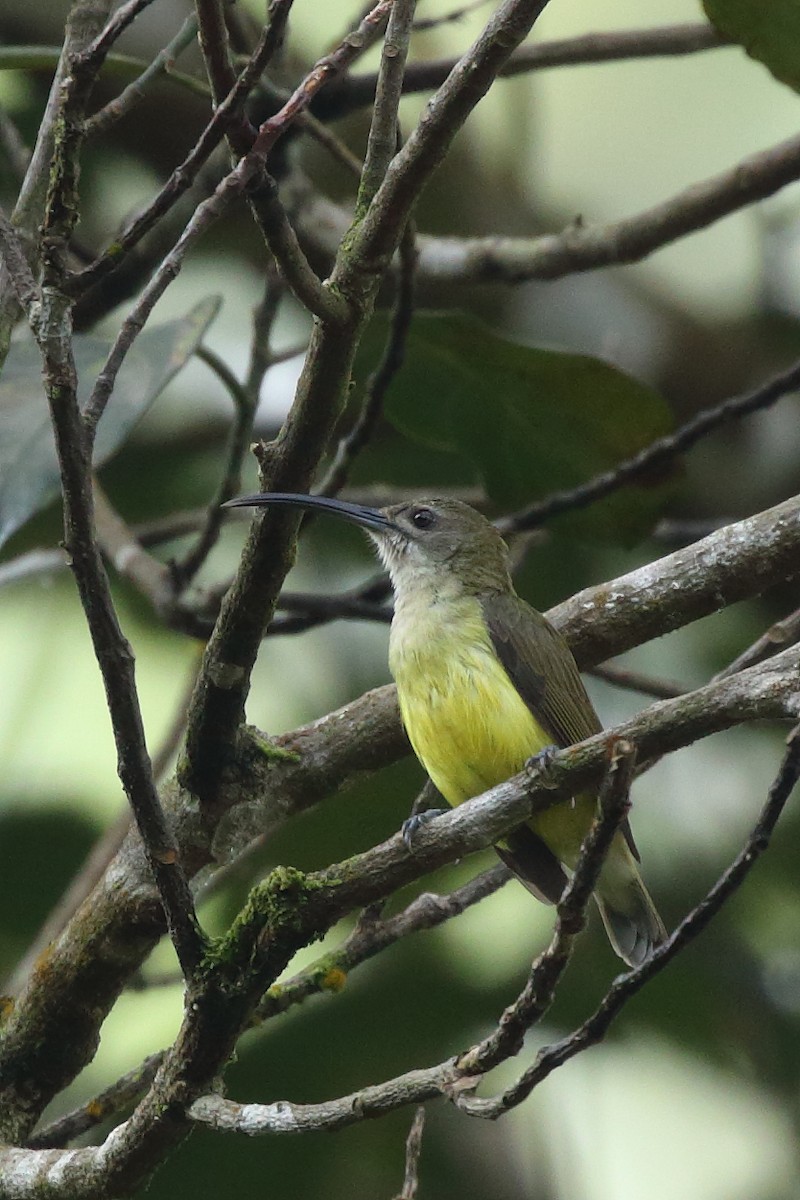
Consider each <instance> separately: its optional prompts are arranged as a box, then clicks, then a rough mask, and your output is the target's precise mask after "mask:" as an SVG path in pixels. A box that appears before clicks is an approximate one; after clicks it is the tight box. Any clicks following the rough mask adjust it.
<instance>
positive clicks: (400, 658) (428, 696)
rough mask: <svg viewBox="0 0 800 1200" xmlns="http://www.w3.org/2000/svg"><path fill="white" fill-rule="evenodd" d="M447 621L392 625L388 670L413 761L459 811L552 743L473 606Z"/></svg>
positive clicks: (421, 616) (428, 618)
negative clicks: (465, 803)
mask: <svg viewBox="0 0 800 1200" xmlns="http://www.w3.org/2000/svg"><path fill="white" fill-rule="evenodd" d="M447 614H448V615H447V619H446V620H443V619H441V618H440V619H438V620H437V619H436V618H435V616H433V615H431V614H430V613H417V614H415V617H416V618H417V619H408V618H407V619H406V621H405V623H404V624H400V626H399V628H398V622H397V619H396V620H395V626H394V627H393V629H392V641H391V645H390V656H389V662H390V666H391V669H392V674H393V675H394V677H395V680H396V682H397V691H398V697H399V700H400V710H401V712H402V715H403V723H404V724H405V727H406V731H407V732H408V736H409V739H410V740H411V744H412V746H413V747H414V751H415V753H416V755H417V758H419V760H420V761H421V762H422V764H423V766H424V767H425V769H426V771H427V772H428V774H429V775H430V777H431V779H432V780H433V782H434V783H435V784H436V786H437V788H438V789H439V791H440V792H441V793H442V795H443V796H444V798H445V799H446V800H447V801H448V802H449V803H450V804H460V803H461V802H462V801H463V800H468V799H469V798H470V797H471V796H477V795H478V794H479V793H480V792H484V791H486V789H487V788H490V787H493V786H494V785H495V784H497V783H501V782H502V781H503V780H504V779H508V778H509V776H510V775H514V774H516V772H517V771H519V770H521V769H522V767H523V766H524V764H525V762H526V760H527V759H528V758H530V756H531V755H532V754H536V752H537V751H538V750H541V749H542V748H543V747H544V746H546V745H548V744H549V743H550V742H551V741H552V738H550V737H548V735H547V733H546V732H545V731H544V730H543V729H542V727H541V726H540V725H539V724H538V723H537V721H536V720H535V719H534V717H533V716H532V714H531V713H530V711H529V710H528V708H527V706H526V705H525V703H524V702H523V700H522V699H521V698H520V696H519V693H518V692H517V690H516V688H515V687H514V686H513V684H512V683H511V680H510V679H509V677H508V675H507V674H506V672H505V670H504V669H503V666H502V665H501V663H500V661H499V659H498V658H497V655H496V654H495V653H494V649H493V647H492V645H491V642H490V640H489V635H488V632H487V631H486V628H485V626H484V623H483V619H482V615H481V612H480V607H479V604H478V601H477V600H474V599H472V598H471V597H470V598H469V599H468V600H466V601H463V602H462V603H461V605H460V606H459V609H458V610H457V611H454V610H453V609H451V607H450V606H448V608H447Z"/></svg>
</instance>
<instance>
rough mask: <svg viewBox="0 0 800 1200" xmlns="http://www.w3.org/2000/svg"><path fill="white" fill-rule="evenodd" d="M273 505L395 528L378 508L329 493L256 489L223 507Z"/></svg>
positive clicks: (376, 526) (367, 526)
mask: <svg viewBox="0 0 800 1200" xmlns="http://www.w3.org/2000/svg"><path fill="white" fill-rule="evenodd" d="M271 505H275V506H276V507H278V506H280V505H283V506H284V507H285V508H306V509H316V510H318V511H319V512H327V513H332V514H333V515H334V516H335V517H343V518H344V520H345V521H352V522H353V523H354V524H356V525H361V526H362V527H363V528H364V529H375V530H378V531H381V530H388V529H394V528H395V526H394V523H393V522H392V521H390V520H389V518H388V517H387V516H386V515H385V514H384V513H382V512H381V510H380V509H379V508H369V507H368V506H367V505H366V504H349V503H348V502H347V501H346V500H335V499H333V498H332V497H330V496H304V495H302V494H300V493H295V492H256V493H255V494H254V495H252V496H237V497H236V498H235V499H234V500H226V502H225V503H224V504H223V506H222V507H223V508H269V507H270V506H271Z"/></svg>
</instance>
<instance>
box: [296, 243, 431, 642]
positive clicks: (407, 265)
mask: <svg viewBox="0 0 800 1200" xmlns="http://www.w3.org/2000/svg"><path fill="white" fill-rule="evenodd" d="M416 265H417V248H416V230H415V227H414V222H413V221H409V223H408V225H407V226H406V228H405V230H404V231H403V237H402V239H401V241H400V274H399V276H398V282H397V295H396V296H395V301H394V306H393V308H392V316H391V321H390V324H389V332H388V335H387V338H386V345H385V347H384V350H383V354H382V356H381V361H380V362H379V364H378V366H377V367H376V368H375V370H374V371H373V372H372V374H371V375H370V377H369V379H368V380H367V382H366V385H365V387H364V399H363V402H362V405H361V411H360V412H359V414H358V417H357V418H356V420H355V422H354V423H353V427H352V428H351V429H350V430H349V431H348V432H347V433H346V434H345V435H344V437H343V438H341V439H340V441H339V444H338V446H337V447H336V452H335V454H334V456H333V461H332V462H331V464H330V466H329V467H328V470H327V472H326V474H325V477H324V479H323V480H322V482H321V483H320V485H319V488H318V489H317V491H318V493H319V495H320V496H337V495H338V494H339V492H340V491H341V490H342V488H343V487H344V485H345V484H346V482H347V479H348V476H349V474H350V469H351V467H352V465H353V462H354V460H355V458H356V456H357V455H358V454H360V453H361V451H362V450H363V449H364V447H365V446H366V445H367V444H368V443H369V440H370V438H371V437H372V435H373V433H374V432H375V429H376V427H377V424H378V422H379V420H380V418H381V413H382V412H383V402H384V398H385V396H386V393H387V391H388V390H389V387H390V386H391V383H392V380H393V379H394V378H395V376H396V375H397V373H398V372H399V370H400V368H401V367H402V365H403V361H404V359H405V353H406V343H407V341H408V333H409V330H410V328H411V318H412V317H413V315H414V272H415V269H416ZM281 632H283V633H286V632H290V631H289V630H287V629H283V630H282V631H281ZM291 632H294V630H292V631H291Z"/></svg>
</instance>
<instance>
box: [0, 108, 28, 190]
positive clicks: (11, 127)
mask: <svg viewBox="0 0 800 1200" xmlns="http://www.w3.org/2000/svg"><path fill="white" fill-rule="evenodd" d="M0 147H2V149H3V154H4V155H5V158H6V161H7V162H8V165H9V167H10V168H11V173H12V175H15V176H16V177H17V179H18V180H19V181H20V182H21V181H22V180H23V179H24V178H25V172H26V171H27V169H28V163H29V162H30V161H31V152H30V150H29V149H28V147H27V146H26V145H25V142H24V140H23V138H22V134H21V133H20V131H19V130H18V129H17V127H16V125H15V124H14V122H13V121H12V119H11V117H10V116H9V115H8V113H7V112H6V110H5V108H3V106H2V105H1V104H0Z"/></svg>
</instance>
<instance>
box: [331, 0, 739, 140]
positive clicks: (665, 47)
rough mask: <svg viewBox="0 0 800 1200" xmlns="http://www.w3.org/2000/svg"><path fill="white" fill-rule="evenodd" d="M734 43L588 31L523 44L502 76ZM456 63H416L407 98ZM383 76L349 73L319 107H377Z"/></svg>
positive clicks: (680, 33) (677, 30) (708, 36)
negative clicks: (374, 105) (576, 34)
mask: <svg viewBox="0 0 800 1200" xmlns="http://www.w3.org/2000/svg"><path fill="white" fill-rule="evenodd" d="M729 45H731V43H730V42H729V41H728V40H727V39H726V38H725V37H723V36H722V34H720V33H718V32H717V31H716V30H715V29H714V28H713V27H712V26H711V25H708V24H707V23H706V22H702V21H698V22H694V23H691V24H685V25H670V26H664V27H663V28H660V29H659V28H656V29H623V30H612V31H610V32H607V33H606V32H603V33H585V34H582V35H581V36H580V37H574V38H562V39H558V40H553V41H550V42H537V43H534V44H533V45H530V46H520V48H519V49H518V50H515V51H514V53H513V54H512V55H511V58H510V59H509V60H508V62H507V63H506V65H505V67H503V69H502V70H501V71H500V77H501V78H503V79H511V78H513V77H514V76H517V75H527V74H530V73H531V72H533V71H542V70H547V69H548V68H552V67H575V66H586V65H588V64H592V63H607V62H619V61H623V60H630V59H647V58H665V57H677V56H682V55H686V54H697V53H699V52H702V51H704V50H717V49H721V48H722V47H724V46H729ZM455 65H456V60H455V59H453V58H446V59H432V60H429V61H427V62H415V63H411V64H410V66H409V67H408V69H407V71H406V75H405V80H404V83H403V93H404V95H409V94H411V93H414V92H427V91H431V90H432V89H433V88H437V87H440V86H441V85H442V84H443V83H444V81H445V79H446V78H447V76H448V75H449V74H450V72H451V71H452V69H453V67H454V66H455ZM376 83H377V75H376V74H375V73H371V74H363V75H348V76H347V78H345V79H343V80H341V82H340V83H338V84H336V85H335V86H334V87H333V88H332V89H331V91H330V93H329V95H328V96H327V97H326V98H325V100H324V101H323V103H322V104H320V106H319V111H320V113H324V115H325V117H326V118H328V119H332V118H334V117H340V116H344V115H345V114H346V113H348V112H352V111H353V109H357V108H361V107H363V106H365V105H368V104H371V103H372V101H373V99H374V96H375V87H376Z"/></svg>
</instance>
